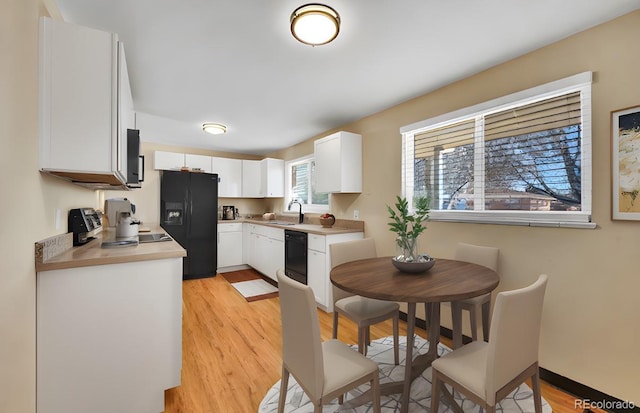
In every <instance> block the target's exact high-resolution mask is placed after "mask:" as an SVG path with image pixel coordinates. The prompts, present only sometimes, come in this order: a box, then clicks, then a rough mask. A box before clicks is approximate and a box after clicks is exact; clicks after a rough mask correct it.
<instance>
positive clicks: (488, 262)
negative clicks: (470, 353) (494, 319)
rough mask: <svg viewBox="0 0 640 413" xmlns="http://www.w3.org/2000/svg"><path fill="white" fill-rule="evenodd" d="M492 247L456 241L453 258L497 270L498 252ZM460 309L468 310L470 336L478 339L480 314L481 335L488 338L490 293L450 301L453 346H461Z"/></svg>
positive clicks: (485, 339)
mask: <svg viewBox="0 0 640 413" xmlns="http://www.w3.org/2000/svg"><path fill="white" fill-rule="evenodd" d="M499 252H500V250H499V249H498V248H494V247H485V246H480V245H472V244H466V243H464V242H460V243H458V245H457V246H456V255H455V259H456V260H458V261H465V262H470V263H472V264H478V265H482V266H484V267H487V268H490V269H492V270H494V271H497V270H498V254H499ZM462 310H467V311H468V312H469V318H470V321H471V338H472V340H473V341H476V340H478V316H480V315H481V316H482V319H481V323H482V335H483V339H484V341H487V340H489V323H490V317H491V293H488V294H484V295H481V296H478V297H472V298H468V299H466V300H460V301H454V302H452V303H451V323H452V330H453V348H458V347H460V346H462Z"/></svg>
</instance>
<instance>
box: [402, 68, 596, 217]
mask: <svg viewBox="0 0 640 413" xmlns="http://www.w3.org/2000/svg"><path fill="white" fill-rule="evenodd" d="M590 102H591V73H590V72H588V73H582V74H580V75H576V76H572V77H570V78H567V79H562V80H560V81H556V82H552V83H549V84H546V85H543V86H539V87H536V88H533V89H529V90H526V91H523V92H519V93H516V94H513V95H509V96H506V97H503V98H499V99H495V100H493V101H490V102H485V103H482V104H480V105H476V106H473V107H471V108H466V109H462V110H460V111H456V112H453V113H450V114H446V115H443V116H439V117H437V118H434V119H429V120H426V121H423V122H418V123H417V124H413V125H409V126H406V127H403V128H402V129H401V132H402V136H403V163H402V167H403V193H404V196H406V197H407V199H408V200H409V201H410V202H411V200H412V199H413V197H415V196H418V195H420V196H422V195H428V196H429V197H430V198H431V215H430V216H431V219H432V220H450V221H473V222H493V223H502V224H517V225H546V226H572V227H588V228H592V227H594V226H595V224H593V223H591V218H590V216H591V103H590Z"/></svg>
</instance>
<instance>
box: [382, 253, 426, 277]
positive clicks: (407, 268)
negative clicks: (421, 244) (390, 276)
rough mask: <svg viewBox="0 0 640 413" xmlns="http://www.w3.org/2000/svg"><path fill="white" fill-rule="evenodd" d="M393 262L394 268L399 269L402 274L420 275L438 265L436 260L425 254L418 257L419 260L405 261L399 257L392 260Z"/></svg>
mask: <svg viewBox="0 0 640 413" xmlns="http://www.w3.org/2000/svg"><path fill="white" fill-rule="evenodd" d="M391 262H392V263H393V266H394V267H396V268H397V269H398V271H400V272H406V273H412V274H419V273H422V272H425V271H427V270H429V269H430V268H431V267H433V266H434V265H435V263H436V260H435V258H431V257H430V256H428V255H427V254H423V255H420V256H418V259H417V260H413V261H403V260H400V259H398V258H397V257H393V258H391Z"/></svg>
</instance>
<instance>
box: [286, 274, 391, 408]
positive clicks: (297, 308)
mask: <svg viewBox="0 0 640 413" xmlns="http://www.w3.org/2000/svg"><path fill="white" fill-rule="evenodd" d="M276 275H277V279H278V289H279V296H280V311H281V316H282V381H281V383H280V399H279V402H278V413H282V412H284V404H285V402H286V397H287V387H288V384H289V374H292V375H293V377H294V378H295V379H296V381H297V382H298V384H299V385H300V387H302V389H303V390H304V392H305V393H306V395H307V396H308V397H309V399H310V400H311V402H312V403H313V406H314V413H320V412H322V405H323V404H327V403H328V402H330V401H331V400H333V399H336V398H339V400H340V402H342V401H343V395H344V394H345V393H346V392H347V391H349V390H351V389H354V388H356V387H358V386H360V385H362V384H364V383H367V382H369V383H371V390H372V396H373V411H374V412H376V413H380V388H379V378H378V374H379V373H378V365H377V364H376V363H375V362H373V361H371V360H369V359H368V358H366V357H365V356H364V355H362V354H360V353H358V352H356V351H355V350H353V349H352V348H351V347H349V346H347V345H346V344H344V343H342V342H341V341H338V340H329V341H325V342H322V340H321V338H320V323H319V321H318V313H317V312H316V311H317V310H316V302H315V296H314V294H313V291H312V290H311V288H310V287H308V286H306V285H304V284H301V283H299V282H297V281H295V280H293V279H291V278H289V277H287V276H286V275H285V274H284V271H282V270H278V271H277V273H276Z"/></svg>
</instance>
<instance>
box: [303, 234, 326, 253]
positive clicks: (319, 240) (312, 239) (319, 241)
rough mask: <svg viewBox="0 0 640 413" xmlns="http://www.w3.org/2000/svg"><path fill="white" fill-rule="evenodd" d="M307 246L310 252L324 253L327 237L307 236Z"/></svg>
mask: <svg viewBox="0 0 640 413" xmlns="http://www.w3.org/2000/svg"><path fill="white" fill-rule="evenodd" d="M307 243H308V244H307V245H308V248H309V249H310V250H314V251H319V252H326V251H325V250H326V248H327V237H325V236H324V235H316V234H309V238H308V240H307Z"/></svg>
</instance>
